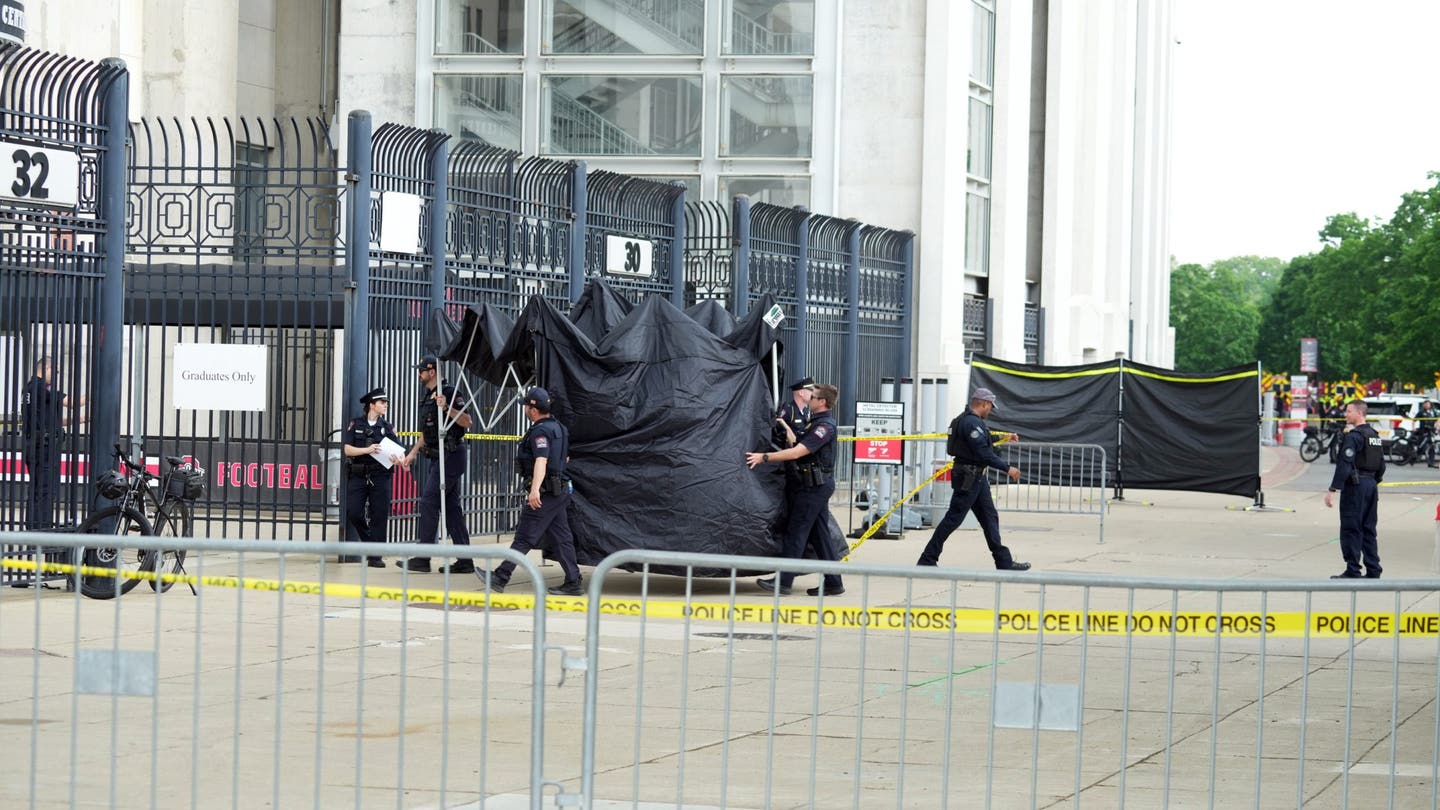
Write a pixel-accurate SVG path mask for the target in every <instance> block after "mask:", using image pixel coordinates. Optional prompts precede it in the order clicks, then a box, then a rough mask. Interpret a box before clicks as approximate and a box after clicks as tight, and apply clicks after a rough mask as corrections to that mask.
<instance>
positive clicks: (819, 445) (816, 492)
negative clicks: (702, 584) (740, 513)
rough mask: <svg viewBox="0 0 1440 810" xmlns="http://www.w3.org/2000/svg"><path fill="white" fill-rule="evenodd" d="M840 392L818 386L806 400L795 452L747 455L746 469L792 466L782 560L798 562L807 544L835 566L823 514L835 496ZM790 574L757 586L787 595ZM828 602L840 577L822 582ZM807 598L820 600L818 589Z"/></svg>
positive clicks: (840, 586) (837, 589)
mask: <svg viewBox="0 0 1440 810" xmlns="http://www.w3.org/2000/svg"><path fill="white" fill-rule="evenodd" d="M839 399H840V392H839V391H837V390H836V389H835V386H833V385H828V384H824V385H817V386H815V387H814V389H813V395H812V397H811V399H810V402H809V405H810V423H809V425H807V426H806V427H805V430H804V431H803V432H802V433H801V434H800V437H799V441H798V442H797V443H796V444H795V446H794V447H789V448H786V449H784V450H780V451H777V452H774V453H746V454H745V463H746V465H748V466H749V467H750V469H752V470H753V469H755V467H757V466H759V465H761V464H768V463H770V462H772V461H774V462H789V461H794V462H796V464H795V470H796V473H797V475H798V483H797V486H796V487H795V489H794V491H793V494H792V496H791V497H790V503H789V508H790V513H789V515H788V516H787V517H786V519H785V545H784V546H783V547H782V548H781V554H782V555H783V556H785V557H790V558H793V559H797V560H798V559H800V558H801V557H802V556H804V554H805V544H806V543H807V542H808V543H809V544H810V546H811V547H812V548H814V549H815V557H816V559H820V560H830V561H835V555H834V552H833V549H832V548H831V546H830V538H829V536H828V521H826V520H825V512H826V510H827V509H829V508H830V496H831V495H833V494H835V439H836V436H837V434H838V432H839V430H838V429H837V428H836V426H835V416H834V413H833V411H834V409H835V406H836V404H838V400H839ZM794 581H795V575H794V574H793V573H782V574H780V575H779V582H778V583H777V582H776V581H775V579H774V578H771V579H762V580H760V581H759V582H757V583H756V584H758V585H759V586H760V587H761V588H764V589H765V590H767V591H777V590H778V591H779V593H780V594H781V595H786V594H789V593H790V586H791V583H792V582H794ZM823 589H824V593H825V595H826V596H839V595H840V594H842V593H844V592H845V586H844V584H843V583H842V581H841V579H840V576H839V575H838V574H826V575H825V579H824V582H823ZM806 593H808V594H810V595H811V596H819V595H820V593H821V588H810V589H809V590H807V591H806Z"/></svg>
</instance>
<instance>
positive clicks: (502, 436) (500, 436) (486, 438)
mask: <svg viewBox="0 0 1440 810" xmlns="http://www.w3.org/2000/svg"><path fill="white" fill-rule="evenodd" d="M395 435H396V436H401V437H404V438H407V439H410V438H416V437H418V436H419V435H420V431H418V430H402V431H400V432H398V433H396V434H395ZM465 438H466V439H467V440H469V441H472V442H518V441H520V439H522V438H523V437H522V436H512V435H510V434H509V433H466V434H465Z"/></svg>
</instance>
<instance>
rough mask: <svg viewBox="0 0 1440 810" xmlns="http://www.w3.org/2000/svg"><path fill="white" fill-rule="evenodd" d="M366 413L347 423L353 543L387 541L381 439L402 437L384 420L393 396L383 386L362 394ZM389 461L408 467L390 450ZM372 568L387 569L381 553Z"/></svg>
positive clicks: (386, 478) (386, 477) (348, 516)
mask: <svg viewBox="0 0 1440 810" xmlns="http://www.w3.org/2000/svg"><path fill="white" fill-rule="evenodd" d="M360 404H361V405H362V406H364V408H365V415H364V416H360V417H356V418H354V419H351V420H350V424H348V425H346V426H345V462H346V464H345V466H346V467H347V468H348V469H349V477H348V481H347V482H346V484H345V521H346V523H347V524H348V530H347V531H346V533H345V539H346V540H349V541H351V542H354V541H357V540H359V541H362V542H367V543H383V542H385V524H386V522H387V521H389V520H390V476H391V473H392V469H391V467H390V466H388V465H386V464H383V463H381V461H380V453H381V450H380V442H381V441H382V440H384V439H389V440H390V441H392V442H395V443H396V444H397V445H398V444H399V443H400V437H399V436H396V435H395V429H394V428H392V427H391V426H390V423H389V422H387V421H386V420H385V414H386V413H388V412H389V411H390V398H389V396H387V395H386V394H385V389H384V388H376V389H374V390H372V391H370V392H368V393H366V394H365V395H364V396H362V397H360ZM389 461H390V464H391V465H393V464H396V463H398V464H400V465H401V466H409V462H408V461H407V460H406V459H405V457H404V456H402V455H401V454H399V453H391V454H390V458H389ZM340 561H341V562H352V561H355V562H358V561H359V558H358V557H357V558H353V559H351V558H349V557H348V555H342V556H341V557H340ZM369 563H370V567H371V568H384V567H385V562H384V560H381V559H380V558H379V557H378V556H375V555H371V556H370V558H369Z"/></svg>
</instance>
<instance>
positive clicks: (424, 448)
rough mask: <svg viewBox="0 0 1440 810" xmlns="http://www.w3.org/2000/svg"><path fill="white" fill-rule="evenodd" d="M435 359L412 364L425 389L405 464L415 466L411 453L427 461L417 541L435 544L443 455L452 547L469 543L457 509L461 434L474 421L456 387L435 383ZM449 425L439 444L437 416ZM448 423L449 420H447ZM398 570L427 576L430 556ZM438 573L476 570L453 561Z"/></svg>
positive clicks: (430, 356) (463, 463)
mask: <svg viewBox="0 0 1440 810" xmlns="http://www.w3.org/2000/svg"><path fill="white" fill-rule="evenodd" d="M438 366H439V361H438V360H437V359H436V358H435V355H433V354H427V355H425V356H424V357H422V358H421V359H420V362H419V363H416V364H415V371H416V372H418V373H419V375H420V383H421V384H422V385H424V386H425V388H424V390H422V391H421V392H420V440H419V441H417V442H415V446H414V447H411V448H410V452H409V453H407V454H406V455H405V463H407V464H409V463H412V462H414V460H415V456H416V455H423V456H425V458H426V459H428V460H429V462H430V463H429V464H428V465H427V466H428V467H429V469H428V470H427V471H426V473H425V485H424V487H423V488H421V490H420V513H419V515H418V521H417V522H418V526H417V534H418V535H419V536H418V538H417V541H418V542H420V543H434V542H436V539H437V538H436V535H437V534H438V532H439V530H440V453H441V452H444V453H445V527H446V529H448V530H449V532H450V542H451V543H453V544H455V545H457V546H468V545H470V532H469V531H468V530H467V529H466V528H465V513H464V512H462V511H461V509H460V479H461V477H463V476H464V475H465V468H466V453H465V431H467V430H469V429H470V425H471V424H473V423H474V420H472V419H471V418H470V414H468V413H466V412H465V406H466V402H465V398H464V397H463V396H460V395H459V394H457V393H456V391H455V386H453V385H446V386H444V387H443V388H440V390H439V391H436V388H437V387H439V385H440V376H439V374H440V372H439V370H438ZM442 411H443V412H444V414H445V420H446V421H447V422H449V423H450V427H449V428H447V429H446V431H445V436H444V439H443V442H442V439H441V436H440V412H442ZM452 420H453V421H452ZM395 564H396V565H398V566H400V567H401V568H404V569H407V570H409V571H418V572H420V573H425V574H428V573H430V558H429V557H416V558H414V559H412V560H399V561H397V562H396V563H395ZM440 570H441V573H444V572H446V571H448V572H449V573H452V574H468V573H471V572H472V571H474V570H475V563H473V562H471V561H470V560H462V559H457V560H455V562H453V563H451V564H450V566H449V568H442V569H440Z"/></svg>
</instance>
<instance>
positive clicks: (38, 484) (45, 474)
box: [25, 438, 60, 531]
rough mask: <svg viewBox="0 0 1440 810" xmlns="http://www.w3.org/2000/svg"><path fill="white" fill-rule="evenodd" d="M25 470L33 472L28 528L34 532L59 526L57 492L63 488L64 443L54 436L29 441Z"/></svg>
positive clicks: (31, 476)
mask: <svg viewBox="0 0 1440 810" xmlns="http://www.w3.org/2000/svg"><path fill="white" fill-rule="evenodd" d="M25 469H26V470H27V471H28V472H29V473H30V492H29V496H30V497H29V502H30V508H29V511H28V512H26V513H25V528H27V529H29V530H30V531H40V530H42V529H49V528H51V527H52V526H54V525H55V491H56V490H58V489H59V488H60V445H59V443H57V442H56V441H54V440H53V439H48V438H46V439H40V440H38V441H35V442H26V444H25Z"/></svg>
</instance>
